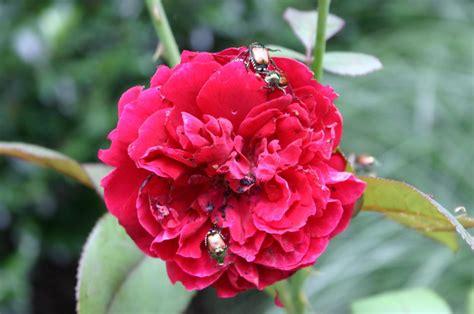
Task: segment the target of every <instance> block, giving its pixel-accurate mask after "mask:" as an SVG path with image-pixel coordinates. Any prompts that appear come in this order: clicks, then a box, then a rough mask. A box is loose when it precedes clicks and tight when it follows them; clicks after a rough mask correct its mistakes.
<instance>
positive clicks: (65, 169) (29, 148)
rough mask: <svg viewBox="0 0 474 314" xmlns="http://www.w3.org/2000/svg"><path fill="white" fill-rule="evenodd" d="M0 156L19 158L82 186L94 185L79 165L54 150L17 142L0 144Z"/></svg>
mask: <svg viewBox="0 0 474 314" xmlns="http://www.w3.org/2000/svg"><path fill="white" fill-rule="evenodd" d="M0 155H5V156H10V157H15V158H20V159H23V160H26V161H29V162H32V163H34V164H37V165H40V166H43V167H47V168H51V169H54V170H56V171H59V172H61V173H63V174H65V175H68V176H70V177H71V178H73V179H75V180H77V181H79V182H81V183H82V184H84V185H86V186H88V187H91V188H93V187H94V183H93V182H92V180H91V179H90V178H89V176H88V174H87V172H86V171H85V170H84V168H82V167H81V165H80V164H79V163H78V162H77V161H75V160H73V159H71V158H69V157H68V156H66V155H63V154H61V153H59V152H56V151H54V150H51V149H48V148H44V147H41V146H37V145H32V144H26V143H19V142H0Z"/></svg>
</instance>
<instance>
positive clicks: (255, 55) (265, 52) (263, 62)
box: [244, 42, 277, 73]
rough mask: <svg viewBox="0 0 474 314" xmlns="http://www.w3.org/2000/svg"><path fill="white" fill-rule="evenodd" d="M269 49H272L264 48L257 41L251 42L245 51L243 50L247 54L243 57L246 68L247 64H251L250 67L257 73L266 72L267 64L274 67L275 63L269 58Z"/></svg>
mask: <svg viewBox="0 0 474 314" xmlns="http://www.w3.org/2000/svg"><path fill="white" fill-rule="evenodd" d="M269 51H274V50H272V49H269V48H266V47H265V46H264V45H263V44H261V43H259V42H254V43H251V44H250V45H249V46H248V49H247V51H245V53H246V54H247V56H246V57H245V58H244V62H245V67H246V68H247V69H248V68H249V65H250V64H252V67H253V68H254V70H255V72H257V73H265V72H267V71H268V65H269V64H272V65H273V66H274V67H275V68H276V67H277V66H276V64H275V63H274V62H273V60H272V59H271V58H270V54H269Z"/></svg>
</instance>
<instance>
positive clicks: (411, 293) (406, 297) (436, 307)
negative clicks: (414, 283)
mask: <svg viewBox="0 0 474 314" xmlns="http://www.w3.org/2000/svg"><path fill="white" fill-rule="evenodd" d="M352 313H353V314H371V313H373V314H379V313H436V314H450V313H452V311H451V309H450V308H449V305H448V304H447V303H446V301H444V300H443V299H442V298H440V297H439V296H438V295H437V294H436V293H434V292H433V291H431V290H429V289H424V288H415V289H407V290H401V291H392V292H386V293H382V294H378V295H375V296H372V297H369V298H365V299H361V300H357V301H355V302H354V303H352Z"/></svg>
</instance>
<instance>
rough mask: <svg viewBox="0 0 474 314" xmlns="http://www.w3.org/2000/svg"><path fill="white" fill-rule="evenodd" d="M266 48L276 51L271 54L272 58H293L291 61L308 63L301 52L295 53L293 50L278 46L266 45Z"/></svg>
mask: <svg viewBox="0 0 474 314" xmlns="http://www.w3.org/2000/svg"><path fill="white" fill-rule="evenodd" d="M265 47H267V48H269V49H273V50H275V51H272V52H271V55H272V57H285V58H291V59H296V60H299V61H301V62H306V61H307V60H306V57H305V55H304V54H302V53H301V52H298V51H295V50H293V49H290V48H286V47H283V46H278V45H265Z"/></svg>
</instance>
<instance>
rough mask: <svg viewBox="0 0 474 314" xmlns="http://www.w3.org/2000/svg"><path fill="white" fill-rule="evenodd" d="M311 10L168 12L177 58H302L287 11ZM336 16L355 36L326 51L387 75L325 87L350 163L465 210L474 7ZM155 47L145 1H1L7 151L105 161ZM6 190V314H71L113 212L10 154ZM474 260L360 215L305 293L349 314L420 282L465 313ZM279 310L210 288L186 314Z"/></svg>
mask: <svg viewBox="0 0 474 314" xmlns="http://www.w3.org/2000/svg"><path fill="white" fill-rule="evenodd" d="M315 2H316V1H306V0H298V1H270V0H222V1H211V0H201V1H185V0H175V1H169V0H165V1H164V5H165V7H166V9H167V12H168V15H169V19H170V23H171V26H172V28H173V29H174V32H175V35H176V37H177V41H178V43H179V45H180V47H181V48H184V49H192V50H208V51H216V50H219V49H223V48H226V47H228V46H236V45H245V44H248V43H250V42H252V41H256V40H257V41H261V42H263V43H272V44H278V45H283V46H288V47H291V48H293V49H297V50H300V51H302V50H303V49H302V47H301V46H300V44H299V43H298V41H297V39H296V38H295V37H294V36H293V35H292V33H291V31H290V28H289V27H288V26H287V25H286V24H285V22H284V21H283V20H282V18H281V15H282V13H283V11H284V9H285V8H286V7H288V6H293V7H295V8H298V9H314V6H315ZM331 11H332V13H334V14H336V15H339V16H341V17H343V18H344V19H345V20H346V22H347V24H346V27H345V29H344V30H343V31H342V32H341V33H339V34H338V35H336V37H335V38H334V39H332V40H331V41H330V42H329V44H328V50H354V51H360V52H368V53H372V54H374V55H376V56H378V57H379V58H380V59H381V60H382V61H383V63H384V66H385V69H384V70H383V71H380V72H377V73H374V74H371V75H369V76H366V77H363V78H354V79H351V78H341V77H336V76H332V75H329V74H326V75H325V77H324V81H325V83H329V84H331V85H333V87H334V88H335V89H336V90H337V91H338V92H339V93H340V94H341V97H340V99H339V100H338V105H339V108H340V110H341V111H342V113H343V115H344V117H345V136H344V140H343V149H344V151H345V152H346V153H350V152H356V153H363V152H369V153H371V154H373V155H374V156H376V157H377V159H378V161H379V163H380V165H379V167H378V174H379V175H381V176H385V177H390V178H395V179H400V180H404V181H407V182H409V183H411V184H413V185H415V186H417V187H418V188H420V189H421V190H423V191H425V192H427V193H429V194H432V195H434V197H435V198H436V199H437V200H438V201H440V203H442V204H444V205H445V206H446V207H447V208H454V207H456V206H459V205H464V206H465V207H466V208H468V210H469V209H472V208H473V205H474V200H473V197H472V195H473V192H474V180H473V175H474V173H473V170H472V169H473V168H472V164H473V162H474V157H473V156H474V146H473V145H472V138H473V135H474V134H473V133H474V132H473V125H474V123H473V122H474V110H473V106H472V104H473V103H474V78H473V77H474V76H473V71H474V44H473V43H474V37H473V34H472V29H473V26H474V23H473V18H474V4H473V3H472V2H471V1H469V0H455V1H448V2H447V1H442V0H417V1H403V0H393V1H383V0H360V1H341V0H334V1H333V2H332V8H331ZM155 47H156V35H155V33H154V32H153V27H152V25H151V23H150V20H149V18H148V13H147V12H146V10H145V8H144V5H143V3H142V1H140V0H123V1H121V0H108V1H105V0H104V1H92V0H86V1H79V0H76V1H44V0H43V1H32V0H21V1H20V0H19V1H5V0H3V1H0V140H4V141H23V142H31V143H35V144H39V145H43V146H46V147H50V148H53V149H57V150H59V151H61V152H63V153H65V154H67V155H70V156H72V157H74V158H76V159H78V160H80V161H83V162H87V161H96V153H97V149H98V148H99V147H106V146H107V145H108V143H107V141H106V140H105V137H106V134H107V133H108V131H109V130H111V129H112V128H113V127H114V124H115V122H116V121H115V120H116V101H117V99H118V97H119V96H120V94H121V92H123V91H124V90H125V89H127V88H128V87H130V86H132V85H135V84H147V81H148V78H149V77H150V76H151V75H152V74H153V72H154V69H155V67H156V64H155V63H154V62H153V61H152V55H153V52H154V49H155ZM0 178H1V179H0V312H1V313H28V312H33V313H69V312H71V313H72V312H74V285H75V271H76V267H77V260H78V257H79V254H80V250H81V247H82V245H83V243H84V242H85V239H86V236H87V234H88V232H89V231H90V230H91V229H92V227H93V225H94V222H95V220H96V219H97V218H98V217H99V216H100V215H102V213H104V212H105V208H104V206H103V205H102V204H101V203H100V202H99V200H98V198H97V197H96V195H95V194H94V192H93V191H89V190H87V189H86V188H84V187H82V186H79V185H78V184H76V183H73V182H72V181H71V180H68V179H66V178H64V177H63V176H61V175H58V174H55V173H53V172H52V171H47V170H43V169H40V168H37V167H35V166H31V165H29V164H27V163H24V162H21V161H17V160H13V159H6V158H1V159H0ZM470 214H471V215H472V210H470ZM473 262H474V258H473V254H472V252H470V251H469V249H468V248H467V246H466V245H464V244H461V250H460V251H459V252H458V253H457V254H453V253H451V252H450V251H449V250H448V249H447V248H444V247H441V246H439V245H438V244H436V243H434V242H432V241H431V240H428V239H425V238H422V237H421V236H419V235H418V234H415V233H414V232H413V231H408V230H406V229H404V228H403V227H400V226H398V225H395V224H394V223H391V222H388V221H385V220H383V219H382V217H380V216H378V215H376V214H367V213H366V214H364V215H361V216H359V217H358V218H357V219H355V220H354V221H353V223H352V225H351V227H350V228H349V230H348V231H347V232H346V233H344V234H343V235H341V236H339V237H338V238H337V239H336V240H334V241H333V242H332V244H331V245H330V247H329V249H328V252H327V253H326V254H325V255H324V256H323V257H322V258H321V259H320V260H319V262H318V264H317V266H316V268H315V274H314V276H312V277H311V279H310V280H308V282H307V287H306V291H307V292H308V295H309V298H310V303H311V305H312V307H313V309H316V310H318V312H319V313H344V312H348V311H349V304H350V303H351V302H352V301H353V300H355V299H357V298H361V297H365V296H369V295H372V294H375V293H379V292H382V291H385V290H389V289H402V288H407V287H416V286H424V287H429V288H432V289H434V290H435V291H436V292H438V293H439V294H440V295H441V296H443V297H444V298H446V299H447V300H448V302H449V304H450V305H451V307H452V308H453V310H454V311H455V312H456V313H464V311H465V302H466V297H467V293H468V291H469V290H470V289H474V280H473V272H472V265H473ZM244 300H245V302H242V301H244ZM271 304H272V301H271V300H269V299H267V298H266V297H265V296H262V295H261V294H259V293H257V292H250V293H246V294H244V295H242V296H240V297H238V298H235V299H232V300H218V299H217V298H216V297H215V296H214V292H213V291H212V290H210V291H204V292H202V293H200V294H199V296H198V297H197V298H196V299H195V300H194V301H193V303H192V304H191V307H190V309H189V311H188V312H189V313H199V312H209V313H213V312H217V311H218V309H219V308H222V307H223V306H225V308H226V309H227V310H228V311H229V312H230V313H242V312H244V311H247V312H248V311H257V310H261V311H267V312H269V313H273V312H278V311H279V310H276V309H274V308H273V307H272V306H271ZM231 306H232V307H231Z"/></svg>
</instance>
